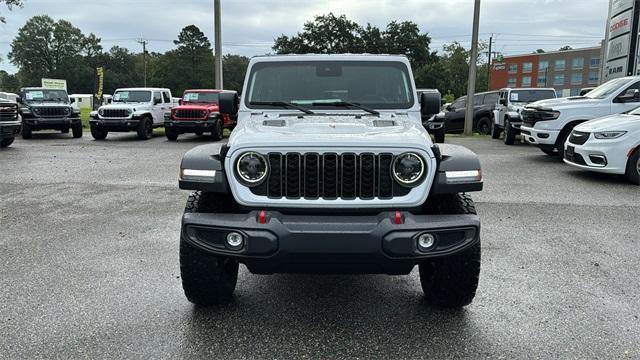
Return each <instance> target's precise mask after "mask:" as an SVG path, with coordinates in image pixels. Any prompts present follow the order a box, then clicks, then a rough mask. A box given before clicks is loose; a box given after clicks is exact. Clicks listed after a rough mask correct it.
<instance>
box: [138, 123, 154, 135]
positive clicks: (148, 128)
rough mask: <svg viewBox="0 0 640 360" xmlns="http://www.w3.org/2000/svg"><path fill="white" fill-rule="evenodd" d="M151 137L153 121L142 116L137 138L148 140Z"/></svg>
mask: <svg viewBox="0 0 640 360" xmlns="http://www.w3.org/2000/svg"><path fill="white" fill-rule="evenodd" d="M152 137H153V121H152V120H151V119H149V118H144V119H142V120H141V121H140V125H139V126H138V139H140V140H149V139H151V138H152Z"/></svg>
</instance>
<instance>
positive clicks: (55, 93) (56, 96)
mask: <svg viewBox="0 0 640 360" xmlns="http://www.w3.org/2000/svg"><path fill="white" fill-rule="evenodd" d="M23 99H24V101H26V102H64V103H68V102H69V95H68V94H67V92H66V91H64V90H44V89H38V90H26V91H25V92H24V96H23Z"/></svg>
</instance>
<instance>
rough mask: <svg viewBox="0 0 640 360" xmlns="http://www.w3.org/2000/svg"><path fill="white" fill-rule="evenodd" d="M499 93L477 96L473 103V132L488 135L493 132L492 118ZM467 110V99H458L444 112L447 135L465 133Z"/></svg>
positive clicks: (488, 92) (485, 93)
mask: <svg viewBox="0 0 640 360" xmlns="http://www.w3.org/2000/svg"><path fill="white" fill-rule="evenodd" d="M498 98H499V92H498V91H487V92H483V93H479V94H475V96H474V101H473V103H474V104H473V131H475V132H477V133H479V134H482V135H488V134H489V133H490V132H491V116H492V113H493V110H494V109H495V106H496V104H497V103H498ZM466 110H467V97H466V96H462V97H459V98H457V99H456V100H455V101H454V102H453V103H452V104H451V105H449V106H447V107H446V108H445V110H444V120H445V127H446V132H447V133H453V134H457V133H462V132H463V131H464V117H465V112H466Z"/></svg>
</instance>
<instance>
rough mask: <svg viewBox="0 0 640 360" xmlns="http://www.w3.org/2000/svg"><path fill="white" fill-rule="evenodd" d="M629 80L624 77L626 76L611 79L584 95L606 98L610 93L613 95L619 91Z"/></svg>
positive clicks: (592, 97)
mask: <svg viewBox="0 0 640 360" xmlns="http://www.w3.org/2000/svg"><path fill="white" fill-rule="evenodd" d="M628 82H629V79H624V78H621V79H615V80H611V81H609V82H606V83H604V84H602V85H600V86H598V87H597V88H595V89H593V90H591V91H589V92H588V93H586V94H585V95H584V96H585V97H588V98H591V99H604V98H606V97H608V96H609V95H611V94H612V93H614V92H616V91H618V90H619V89H620V88H621V87H622V86H624V85H626V84H627V83H628Z"/></svg>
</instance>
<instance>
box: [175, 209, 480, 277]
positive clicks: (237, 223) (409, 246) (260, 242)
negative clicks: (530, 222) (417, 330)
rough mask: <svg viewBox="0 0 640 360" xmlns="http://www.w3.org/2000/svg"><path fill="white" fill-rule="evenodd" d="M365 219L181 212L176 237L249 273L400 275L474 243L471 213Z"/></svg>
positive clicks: (384, 214)
mask: <svg viewBox="0 0 640 360" xmlns="http://www.w3.org/2000/svg"><path fill="white" fill-rule="evenodd" d="M401 215H402V220H403V221H402V224H396V223H395V220H394V219H395V212H381V213H378V214H372V215H353V216H352V215H337V216H336V215H306V214H300V215H288V214H283V213H280V212H276V211H268V212H266V213H265V218H266V222H265V223H260V221H259V218H260V212H259V211H252V212H249V213H244V214H200V213H196V214H193V213H187V214H184V216H183V218H182V237H183V238H184V239H186V241H188V242H190V243H191V244H193V245H195V246H197V247H199V248H201V249H202V250H205V251H207V252H210V253H212V254H215V255H221V256H228V257H233V258H236V259H238V260H239V261H240V262H242V263H244V264H245V265H246V266H247V267H248V268H249V270H250V271H251V272H253V273H259V274H271V273H323V272H329V273H386V274H408V273H409V272H411V270H412V269H413V267H414V266H415V265H416V264H418V263H420V262H421V261H423V260H426V259H431V258H435V257H443V256H448V255H451V254H455V253H457V252H460V251H462V250H465V249H467V248H468V247H470V246H472V245H473V244H475V243H476V242H478V241H479V233H480V220H479V217H478V216H477V215H414V214H411V213H409V212H402V213H401ZM231 231H235V232H238V233H241V234H242V235H243V236H244V239H245V241H244V244H243V246H242V247H241V248H240V249H239V250H232V249H231V248H230V247H229V246H227V245H226V241H225V239H226V235H227V234H228V233H229V232H231ZM425 232H428V233H430V234H433V235H434V236H435V237H436V242H435V244H434V246H433V247H432V248H431V250H429V251H424V252H423V251H420V250H418V247H417V240H416V238H417V236H419V235H420V234H422V233H425Z"/></svg>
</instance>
